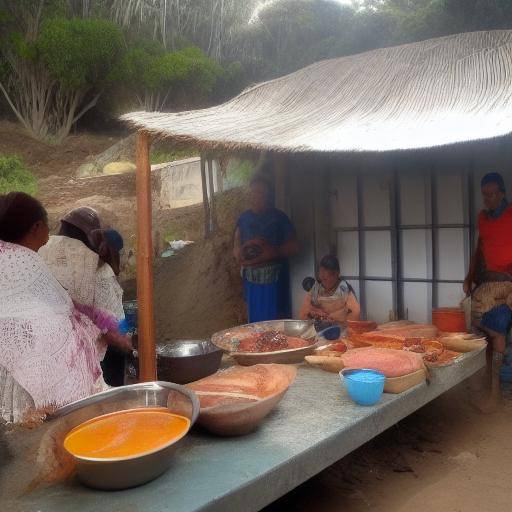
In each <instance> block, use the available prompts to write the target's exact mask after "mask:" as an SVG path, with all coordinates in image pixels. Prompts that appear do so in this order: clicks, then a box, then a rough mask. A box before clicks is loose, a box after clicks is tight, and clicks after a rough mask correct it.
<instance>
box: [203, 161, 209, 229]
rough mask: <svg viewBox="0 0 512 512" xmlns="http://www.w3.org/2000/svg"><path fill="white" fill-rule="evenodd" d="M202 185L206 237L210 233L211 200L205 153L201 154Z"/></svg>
mask: <svg viewBox="0 0 512 512" xmlns="http://www.w3.org/2000/svg"><path fill="white" fill-rule="evenodd" d="M201 185H202V187H203V208H204V237H205V238H206V237H207V236H208V235H209V234H210V202H209V201H208V185H207V184H206V160H205V156H204V155H203V154H201Z"/></svg>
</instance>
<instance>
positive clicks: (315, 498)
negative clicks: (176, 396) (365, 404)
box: [265, 385, 512, 512]
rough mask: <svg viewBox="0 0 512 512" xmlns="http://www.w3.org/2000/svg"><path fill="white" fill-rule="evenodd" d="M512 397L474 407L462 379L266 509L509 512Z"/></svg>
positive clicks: (302, 511)
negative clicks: (488, 407) (489, 407)
mask: <svg viewBox="0 0 512 512" xmlns="http://www.w3.org/2000/svg"><path fill="white" fill-rule="evenodd" d="M511 419H512V398H511V397H508V398H507V399H506V400H505V401H504V403H503V405H502V407H501V408H500V409H499V410H498V411H497V412H496V413H494V414H492V415H481V414H478V413H476V412H475V411H474V410H473V409H472V408H471V407H470V406H469V405H468V404H467V402H466V390H465V387H464V386H463V385H461V386H460V387H458V388H456V389H454V390H452V391H451V392H450V393H447V394H445V395H444V396H442V397H440V398H438V399H437V400H435V401H434V402H432V403H431V404H429V405H427V406H425V407H424V408H422V409H421V410H420V411H418V412H416V413H415V414H413V415H411V416H410V417H409V418H407V419H406V420H404V421H402V422H400V423H399V424H398V425H396V426H395V427H393V428H391V429H389V430H388V431H386V432H385V433H384V434H382V435H381V436H379V437H378V438H376V439H375V440H373V441H372V442H370V443H368V444H366V445H364V446H363V447H361V448H360V449H358V450H356V451H355V452H354V453H352V454H351V455H350V456H348V457H346V458H345V459H343V460H342V461H340V462H338V463H337V464H335V465H333V466H331V467H330V468H328V469H327V470H325V471H324V472H322V473H320V474H319V475H317V476H316V477H314V478H312V479H311V480H309V481H308V482H306V483H305V484H303V485H302V486H300V487H299V488H297V489H296V490H295V491H293V492H291V493H289V494H288V495H286V496H285V497H283V498H282V499H281V500H279V501H277V502H276V503H274V504H273V505H271V506H269V507H267V508H266V509H265V512H276V511H281V510H287V511H288V510H290V511H291V510H293V511H294V512H310V511H311V512H312V511H315V512H318V511H322V512H339V511H343V512H368V511H372V512H406V511H407V512H411V511H413V512H432V511H439V512H509V511H510V510H512V494H511V492H510V485H511V484H510V476H511V474H512V473H511V468H512V443H511V437H510V434H511Z"/></svg>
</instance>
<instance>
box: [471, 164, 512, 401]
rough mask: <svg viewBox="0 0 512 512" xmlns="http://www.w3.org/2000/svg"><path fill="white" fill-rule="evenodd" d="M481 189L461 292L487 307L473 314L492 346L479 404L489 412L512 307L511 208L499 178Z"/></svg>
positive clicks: (492, 176) (486, 180) (484, 181)
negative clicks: (486, 387)
mask: <svg viewBox="0 0 512 512" xmlns="http://www.w3.org/2000/svg"><path fill="white" fill-rule="evenodd" d="M481 189H482V195H483V199H484V204H485V210H482V211H481V212H480V214H479V216H478V231H479V238H478V245H477V249H476V252H475V255H474V257H473V259H472V261H471V265H470V269H469V273H468V275H467V277H466V280H465V281H464V291H465V293H466V294H467V295H469V294H470V293H472V292H476V290H478V293H475V296H476V295H478V301H479V304H482V302H485V303H486V304H488V308H487V309H486V310H485V311H484V312H482V311H478V314H476V313H475V310H474V309H473V324H474V325H475V326H476V327H478V328H479V329H481V330H483V331H484V332H485V333H487V335H488V336H489V339H490V344H491V346H492V357H491V361H490V365H488V366H490V368H489V369H490V371H491V375H492V389H491V392H490V395H489V396H488V397H487V399H486V400H484V401H483V402H482V401H481V400H480V402H481V403H482V404H485V405H483V406H482V408H483V409H487V410H488V409H490V408H493V407H494V406H495V405H496V403H497V400H498V398H499V395H500V380H499V375H500V369H501V365H502V362H503V356H504V353H505V346H506V336H507V333H508V330H509V327H510V323H511V320H512V310H511V309H510V307H509V305H508V304H512V297H511V298H510V299H509V298H508V296H507V294H508V293H509V292H508V290H510V287H511V284H510V283H512V205H509V204H508V202H507V198H506V195H505V183H504V181H503V177H502V176H501V175H500V174H498V173H489V174H486V175H485V176H484V177H483V178H482V182H481ZM474 285H476V288H474ZM504 290H505V292H504ZM482 298H483V299H485V300H483V301H482Z"/></svg>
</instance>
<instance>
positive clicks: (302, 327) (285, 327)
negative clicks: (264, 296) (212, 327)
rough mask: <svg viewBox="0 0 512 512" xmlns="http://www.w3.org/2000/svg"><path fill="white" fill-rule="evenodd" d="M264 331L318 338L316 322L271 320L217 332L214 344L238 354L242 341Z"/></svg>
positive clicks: (214, 336)
mask: <svg viewBox="0 0 512 512" xmlns="http://www.w3.org/2000/svg"><path fill="white" fill-rule="evenodd" d="M264 331H278V332H282V333H283V334H286V335H287V336H294V337H296V338H303V339H305V340H311V341H313V340H314V339H315V337H316V331H315V327H314V322H313V321H311V320H269V321H266V322H254V323H252V324H245V325H240V326H238V327H231V328H230V329H224V330H223V331H220V332H216V333H215V334H214V335H213V336H212V343H214V344H215V345H217V346H218V347H220V348H222V349H223V350H226V351H228V352H236V350H237V347H238V343H239V341H240V339H243V338H244V337H245V336H249V335H251V334H254V333H257V332H264ZM294 350H296V349H294Z"/></svg>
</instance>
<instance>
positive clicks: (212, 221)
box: [208, 157, 217, 231]
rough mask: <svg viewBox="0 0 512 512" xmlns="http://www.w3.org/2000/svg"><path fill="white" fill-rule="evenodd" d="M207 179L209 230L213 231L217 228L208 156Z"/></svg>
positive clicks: (210, 163) (210, 160)
mask: <svg viewBox="0 0 512 512" xmlns="http://www.w3.org/2000/svg"><path fill="white" fill-rule="evenodd" d="M208 180H209V190H210V230H211V231H215V229H216V228H217V217H216V215H215V186H214V184H213V162H212V159H211V158H210V157H208Z"/></svg>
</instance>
